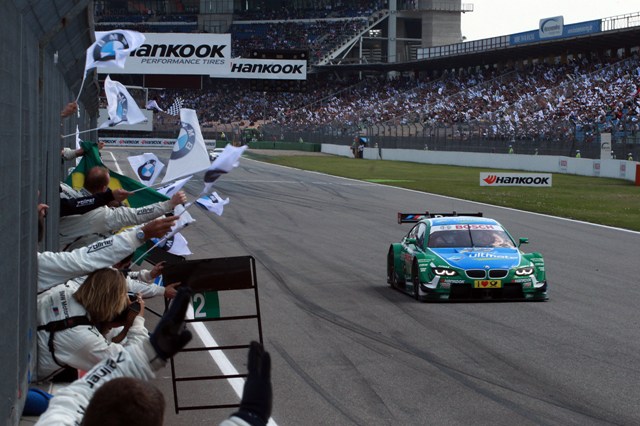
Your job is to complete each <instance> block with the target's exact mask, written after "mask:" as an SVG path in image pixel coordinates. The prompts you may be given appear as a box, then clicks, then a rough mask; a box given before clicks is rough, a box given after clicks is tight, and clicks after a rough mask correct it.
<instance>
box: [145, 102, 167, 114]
mask: <svg viewBox="0 0 640 426" xmlns="http://www.w3.org/2000/svg"><path fill="white" fill-rule="evenodd" d="M145 109H155V110H156V111H160V112H164V110H163V109H162V108H160V105H158V102H156V101H149V102H147V105H145Z"/></svg>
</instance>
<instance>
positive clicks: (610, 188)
mask: <svg viewBox="0 0 640 426" xmlns="http://www.w3.org/2000/svg"><path fill="white" fill-rule="evenodd" d="M247 155H248V156H249V157H250V158H255V159H257V160H260V161H265V162H268V163H274V164H280V165H283V166H289V167H294V168H297V169H303V170H313V171H317V172H322V173H327V174H330V175H335V176H342V177H347V178H351V179H357V180H363V181H368V182H376V183H380V184H383V185H390V186H395V187H401V188H407V189H413V190H416V191H422V192H428V193H432V194H440V195H447V196H450V197H455V198H461V199H464V200H471V201H479V202H482V203H487V204H492V205H496V206H504V207H511V208H515V209H520V210H526V211H531V212H537V213H544V214H548V215H552V216H560V217H565V218H570V219H577V220H582V221H585V222H591V223H598V224H602V225H609V226H615V227H619V228H625V229H631V230H634V231H640V187H638V186H635V185H634V184H633V182H630V181H626V180H622V179H611V178H599V177H589V176H577V175H567V174H559V173H554V174H553V186H552V187H551V188H531V187H505V186H501V187H488V186H480V172H498V173H500V172H519V171H517V170H502V169H490V168H473V167H457V166H444V165H432V164H420V163H409V162H403V161H377V160H362V159H353V158H346V157H339V156H295V155H294V156H278V155H277V154H276V155H275V156H266V155H255V154H251V153H250V152H248V153H247ZM399 207H401V206H399Z"/></svg>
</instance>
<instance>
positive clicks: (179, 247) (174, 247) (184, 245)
mask: <svg viewBox="0 0 640 426" xmlns="http://www.w3.org/2000/svg"><path fill="white" fill-rule="evenodd" d="M151 241H152V242H153V243H154V244H155V243H157V242H159V244H158V247H159V248H161V249H163V250H165V251H168V252H169V253H171V254H175V255H176V256H189V255H190V254H193V253H191V250H189V243H188V242H187V239H186V238H185V237H184V236H182V234H181V233H180V232H176V233H175V234H174V235H172V236H171V237H169V238H167V239H166V240H164V241H161V242H160V240H158V239H157V238H152V239H151Z"/></svg>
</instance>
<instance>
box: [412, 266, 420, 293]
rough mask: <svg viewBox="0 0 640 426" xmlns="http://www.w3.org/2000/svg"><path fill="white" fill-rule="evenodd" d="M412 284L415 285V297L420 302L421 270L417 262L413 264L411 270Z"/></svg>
mask: <svg viewBox="0 0 640 426" xmlns="http://www.w3.org/2000/svg"><path fill="white" fill-rule="evenodd" d="M411 282H412V283H413V297H414V298H415V299H416V300H417V301H419V302H420V301H421V300H420V270H419V269H418V264H417V263H416V262H413V267H412V268H411Z"/></svg>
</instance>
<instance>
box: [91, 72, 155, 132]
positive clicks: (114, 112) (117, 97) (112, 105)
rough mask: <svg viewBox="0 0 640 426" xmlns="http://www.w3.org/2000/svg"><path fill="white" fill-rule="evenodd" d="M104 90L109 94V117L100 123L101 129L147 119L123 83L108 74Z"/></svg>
mask: <svg viewBox="0 0 640 426" xmlns="http://www.w3.org/2000/svg"><path fill="white" fill-rule="evenodd" d="M104 91H105V93H106V95H107V103H108V106H107V112H108V113H109V119H108V120H107V121H105V122H104V123H102V124H101V125H100V128H101V129H104V128H105V127H113V126H117V125H118V124H137V123H141V122H143V121H146V120H147V117H145V116H144V114H143V113H142V111H140V108H139V107H138V105H137V104H136V101H135V100H134V99H133V98H132V97H131V95H130V94H129V92H127V89H126V87H124V85H123V84H122V83H120V82H118V81H113V80H111V78H109V76H107V78H105V79H104Z"/></svg>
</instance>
